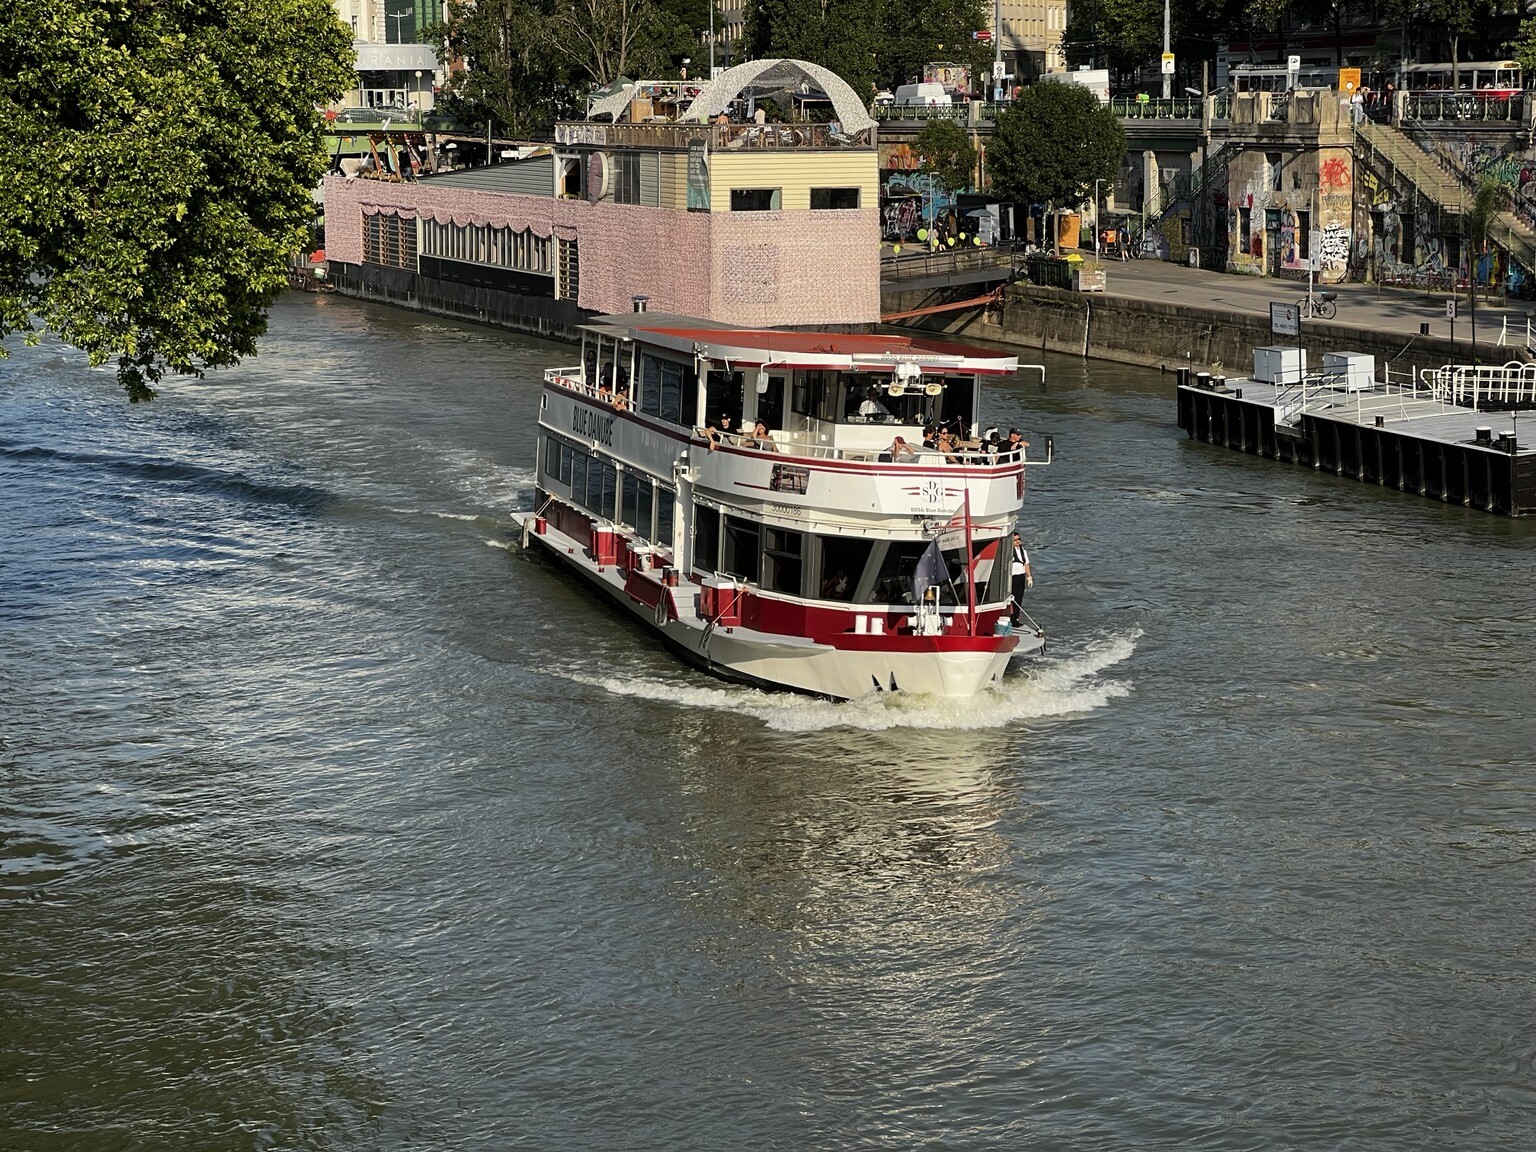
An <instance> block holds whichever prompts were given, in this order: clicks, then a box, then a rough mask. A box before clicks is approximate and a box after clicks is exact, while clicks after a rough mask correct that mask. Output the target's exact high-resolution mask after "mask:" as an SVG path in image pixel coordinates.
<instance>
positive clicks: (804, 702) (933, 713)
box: [562, 628, 1142, 732]
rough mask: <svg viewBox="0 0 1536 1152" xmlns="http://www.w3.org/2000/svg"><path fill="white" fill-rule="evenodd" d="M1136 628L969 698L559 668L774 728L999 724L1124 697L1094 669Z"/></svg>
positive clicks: (581, 678) (1038, 663)
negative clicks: (694, 681) (834, 694)
mask: <svg viewBox="0 0 1536 1152" xmlns="http://www.w3.org/2000/svg"><path fill="white" fill-rule="evenodd" d="M1141 634H1142V633H1141V629H1139V628H1138V629H1136V630H1134V631H1133V632H1131V633H1130V634H1128V635H1119V636H1109V637H1105V638H1103V639H1099V640H1094V641H1091V642H1090V643H1089V644H1087V646H1086V647H1085V648H1084V649H1083V650H1082V651H1081V652H1078V653H1076V654H1073V655H1071V656H1066V657H1063V658H1061V659H1053V658H1051V657H1049V656H1046V657H1042V658H1040V659H1037V660H1032V661H1030V662H1029V663H1028V671H1029V673H1030V674H1029V676H1028V677H1024V676H1020V675H1018V674H1017V673H1015V674H1014V675H1012V676H1010V677H1009V678H1008V679H1006V680H1004V681H1003V683H1002V684H1001V685H998V686H997V687H994V688H989V689H987V690H986V691H984V692H981V693H980V694H978V695H976V696H973V697H971V698H969V699H952V698H946V697H939V696H916V695H912V694H910V693H903V692H895V693H871V694H870V695H868V696H862V697H860V698H859V699H857V700H849V701H846V702H844V703H834V702H832V701H829V700H815V699H807V698H806V697H804V696H795V695H791V694H789V693H777V692H761V691H758V690H757V689H753V688H739V687H734V686H729V685H727V686H722V687H718V688H714V687H710V688H705V687H698V686H695V685H690V684H678V683H669V682H667V681H663V680H654V679H646V678H644V677H633V678H628V677H626V678H621V677H618V676H591V675H583V674H580V673H562V675H565V676H566V677H567V678H568V679H571V680H575V681H577V682H578V683H581V684H589V685H591V686H593V687H595V688H601V689H602V690H603V691H605V692H611V693H612V694H614V695H615V696H634V697H639V698H641V699H645V700H655V701H657V702H660V703H666V704H676V705H680V706H682V707H685V708H712V709H718V710H720V711H725V712H733V713H737V714H741V713H745V714H747V715H748V716H755V717H757V719H759V720H761V721H762V722H763V723H764V724H766V725H767V726H768V727H769V728H770V729H772V730H774V731H777V732H816V731H821V730H823V729H827V728H856V729H861V730H864V731H869V732H881V731H885V730H887V729H892V728H936V729H946V728H947V729H977V728H1001V727H1004V726H1005V725H1008V724H1012V723H1015V722H1016V721H1019V720H1037V719H1042V718H1045V717H1050V716H1068V715H1072V714H1074V713H1081V712H1092V711H1094V710H1095V709H1097V708H1102V707H1104V706H1105V705H1106V704H1108V703H1109V702H1110V701H1111V700H1117V699H1120V698H1121V697H1125V696H1129V695H1130V693H1131V687H1132V685H1131V682H1130V681H1128V680H1105V679H1102V678H1101V676H1100V674H1101V673H1103V672H1105V671H1107V670H1108V669H1110V668H1113V667H1114V666H1115V665H1116V664H1120V663H1123V662H1124V661H1126V660H1128V659H1129V658H1130V656H1131V653H1133V652H1134V651H1135V650H1136V641H1137V640H1138V639H1139V638H1140V636H1141Z"/></svg>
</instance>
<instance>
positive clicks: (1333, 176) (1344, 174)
mask: <svg viewBox="0 0 1536 1152" xmlns="http://www.w3.org/2000/svg"><path fill="white" fill-rule="evenodd" d="M1317 179H1318V184H1319V186H1320V187H1322V189H1323V190H1324V191H1333V190H1338V191H1344V190H1347V189H1348V188H1349V185H1350V176H1349V162H1348V161H1347V160H1345V159H1344V158H1343V157H1342V156H1332V157H1330V158H1329V159H1327V160H1325V161H1323V163H1322V165H1321V167H1319V168H1318V170H1317Z"/></svg>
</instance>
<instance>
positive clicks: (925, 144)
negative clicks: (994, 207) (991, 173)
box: [912, 120, 976, 193]
mask: <svg viewBox="0 0 1536 1152" xmlns="http://www.w3.org/2000/svg"><path fill="white" fill-rule="evenodd" d="M912 151H914V152H916V153H917V154H918V155H919V156H920V157H922V165H923V171H924V172H927V173H929V174H930V175H932V176H933V179H934V181H935V182H936V183H937V184H938V186H939V187H940V188H942V189H944V191H946V192H949V193H955V192H958V191H960V190H961V189H962V188H968V187H969V186H970V183H971V173H972V172H973V171H974V170H975V168H976V148H975V146H974V145H972V143H971V138H970V137H969V136H967V135H966V133H965V129H964V128H962V127H960V125H958V124H956V123H955V122H954V121H953V120H930V121H928V123H927V124H925V125H923V130H922V131H921V132H919V133H918V134H917V138H916V139H914V140H913V141H912Z"/></svg>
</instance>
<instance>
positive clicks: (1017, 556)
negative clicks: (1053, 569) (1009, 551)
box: [1008, 532, 1035, 624]
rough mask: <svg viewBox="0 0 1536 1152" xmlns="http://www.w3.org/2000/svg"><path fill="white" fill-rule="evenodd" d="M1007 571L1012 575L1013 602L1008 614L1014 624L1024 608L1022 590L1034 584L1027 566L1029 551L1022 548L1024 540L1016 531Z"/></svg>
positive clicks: (1017, 621) (1032, 573) (1032, 574)
mask: <svg viewBox="0 0 1536 1152" xmlns="http://www.w3.org/2000/svg"><path fill="white" fill-rule="evenodd" d="M1008 571H1009V573H1010V575H1012V577H1013V603H1012V605H1011V611H1010V615H1011V616H1012V617H1013V622H1014V623H1015V624H1018V623H1019V615H1020V613H1021V612H1023V610H1024V591H1025V589H1027V588H1033V587H1034V586H1035V574H1034V571H1033V570H1032V569H1031V568H1030V566H1029V553H1028V552H1027V551H1025V550H1024V541H1023V539H1022V538H1021V537H1020V536H1019V534H1018V533H1017V532H1015V533H1014V534H1013V560H1012V562H1011V564H1010V565H1009V568H1008Z"/></svg>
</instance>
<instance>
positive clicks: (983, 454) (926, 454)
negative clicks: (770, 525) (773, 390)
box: [544, 368, 1049, 468]
mask: <svg viewBox="0 0 1536 1152" xmlns="http://www.w3.org/2000/svg"><path fill="white" fill-rule="evenodd" d="M544 381H545V383H547V384H554V385H556V386H558V387H560V388H564V389H565V390H567V391H569V392H575V393H576V394H577V395H579V396H583V397H586V398H587V399H590V400H592V401H594V402H596V403H598V404H603V405H605V406H607V407H610V408H613V409H614V410H616V411H620V412H622V411H626V410H628V408H629V400H628V397H627V396H625V395H623V394H620V393H614V392H613V391H611V390H609V389H605V388H596V387H593V386H592V385H590V384H586V383H583V382H582V379H581V369H580V368H549V369H546V370H545V372H544ZM693 437H694V441H693V442H694V443H695V444H698V445H700V446H704V447H707V446H708V445H709V443H710V442H711V441H713V442H714V443H715V444H728V445H730V446H731V447H733V448H741V449H745V450H749V451H751V450H755V451H759V452H771V453H774V454H776V455H781V456H787V457H795V458H800V459H811V460H839V461H845V462H849V463H863V464H906V465H912V464H921V465H924V466H926V467H950V466H953V467H967V468H978V467H991V466H994V465H996V466H1002V465H1009V464H1018V463H1024V464H1040V463H1048V462H1049V461H1048V460H1047V461H1040V460H1031V459H1029V453H1028V449H1027V447H1026V448H1025V449H1024V450H1022V451H1017V452H1007V451H999V452H992V451H990V450H988V449H986V448H982V447H980V446H978V445H975V444H961V445H958V446H955V447H952V448H951V449H949V451H947V452H943V451H940V450H938V449H936V448H927V447H924V446H923V445H921V444H912V445H909V446H908V453H907V454H905V455H903V457H902V458H901V459H899V460H897V459H895V458H894V456H893V454H892V453H891V451H890V449H889V448H849V447H845V446H842V445H836V444H810V443H806V442H804V441H800V440H796V439H794V434H793V433H788V432H783V431H780V432H779V433H777V434H773V433H770V439H769V441H768V443H767V444H764V443H763V442H762V438H761V437H758V436H755V435H754V434H752V433H751V432H721V431H719V430H714V431H710V430H708V429H705V428H695V429H693Z"/></svg>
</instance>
